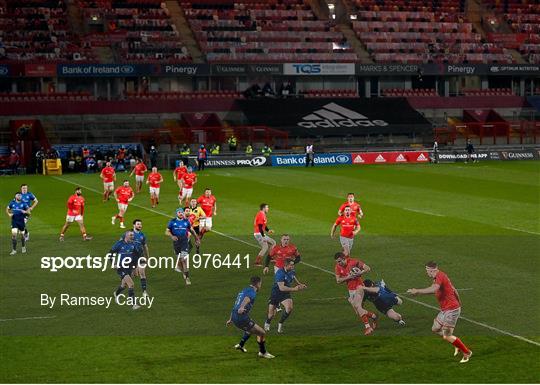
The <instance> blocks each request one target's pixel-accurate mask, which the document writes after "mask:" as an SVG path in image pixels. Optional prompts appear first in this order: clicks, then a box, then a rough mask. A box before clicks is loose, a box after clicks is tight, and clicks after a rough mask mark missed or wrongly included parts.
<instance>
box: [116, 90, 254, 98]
mask: <svg viewBox="0 0 540 385" xmlns="http://www.w3.org/2000/svg"><path fill="white" fill-rule="evenodd" d="M126 97H127V98H128V99H142V100H156V99H157V100H176V99H208V98H231V99H238V98H242V97H243V96H242V93H240V92H236V91H196V92H183V91H178V92H177V91H160V92H144V93H137V92H127V93H126Z"/></svg>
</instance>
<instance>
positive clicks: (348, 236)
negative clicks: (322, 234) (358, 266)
mask: <svg viewBox="0 0 540 385" xmlns="http://www.w3.org/2000/svg"><path fill="white" fill-rule="evenodd" d="M338 226H341V232H340V233H339V241H340V243H341V247H343V252H344V253H345V255H351V249H352V247H353V244H354V236H355V235H356V234H358V232H359V231H360V223H358V219H356V217H355V216H354V215H353V214H352V210H351V208H350V207H349V206H345V208H344V209H343V215H342V216H340V217H338V218H337V219H336V221H335V222H334V224H333V225H332V230H330V237H331V238H332V239H333V238H334V232H335V231H336V227H338Z"/></svg>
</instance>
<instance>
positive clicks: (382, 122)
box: [236, 98, 432, 136]
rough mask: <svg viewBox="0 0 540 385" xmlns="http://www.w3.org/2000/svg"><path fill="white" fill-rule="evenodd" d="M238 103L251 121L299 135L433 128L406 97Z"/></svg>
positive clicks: (255, 124)
mask: <svg viewBox="0 0 540 385" xmlns="http://www.w3.org/2000/svg"><path fill="white" fill-rule="evenodd" d="M236 103H237V104H238V106H239V107H240V108H241V110H242V112H243V113H244V115H245V116H246V117H247V119H248V122H249V124H250V125H254V126H257V125H266V126H270V127H273V128H277V129H280V130H285V131H288V132H289V134H290V135H297V136H306V135H307V136H309V135H321V136H342V135H372V134H373V135H379V134H383V135H384V134H390V133H392V134H394V133H395V134H401V133H403V134H411V133H415V134H423V133H427V132H430V131H431V130H432V126H431V124H430V123H429V122H428V121H427V120H426V119H425V118H424V117H423V116H422V115H420V114H419V113H418V112H417V111H416V110H414V109H413V108H412V107H411V106H410V105H409V104H408V103H407V101H406V100H405V99H404V98H373V99H360V98H335V99H334V98H306V99H271V98H264V99H261V100H238V101H237V102H236ZM269 111H270V112H272V113H269Z"/></svg>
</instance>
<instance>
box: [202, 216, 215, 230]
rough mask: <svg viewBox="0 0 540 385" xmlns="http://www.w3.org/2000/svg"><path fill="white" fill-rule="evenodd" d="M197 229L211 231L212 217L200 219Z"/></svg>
mask: <svg viewBox="0 0 540 385" xmlns="http://www.w3.org/2000/svg"><path fill="white" fill-rule="evenodd" d="M199 227H201V228H202V227H204V228H207V229H209V230H210V229H212V217H206V218H201V219H200V220H199Z"/></svg>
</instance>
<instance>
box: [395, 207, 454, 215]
mask: <svg viewBox="0 0 540 385" xmlns="http://www.w3.org/2000/svg"><path fill="white" fill-rule="evenodd" d="M403 210H407V211H412V212H414V213H419V214H426V215H433V216H435V217H445V216H446V215H442V214H436V213H432V212H431V211H424V210H417V209H409V208H407V207H403Z"/></svg>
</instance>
